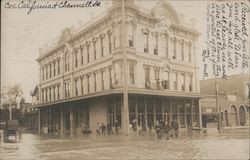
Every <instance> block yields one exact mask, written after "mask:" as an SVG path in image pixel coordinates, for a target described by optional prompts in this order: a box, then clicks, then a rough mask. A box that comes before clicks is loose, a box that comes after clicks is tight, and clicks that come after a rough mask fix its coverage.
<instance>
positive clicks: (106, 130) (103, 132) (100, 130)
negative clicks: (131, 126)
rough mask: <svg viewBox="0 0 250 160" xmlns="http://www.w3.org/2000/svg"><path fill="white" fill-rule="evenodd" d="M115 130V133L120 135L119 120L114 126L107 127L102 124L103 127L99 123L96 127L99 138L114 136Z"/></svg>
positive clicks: (108, 125)
mask: <svg viewBox="0 0 250 160" xmlns="http://www.w3.org/2000/svg"><path fill="white" fill-rule="evenodd" d="M113 128H114V129H113ZM113 130H115V133H119V130H120V125H119V122H118V120H116V121H115V123H114V125H113V126H112V125H111V124H107V126H106V125H105V124H104V123H101V125H99V122H97V127H96V135H97V136H100V135H102V136H105V135H106V133H107V134H108V135H110V134H113V133H114V132H113Z"/></svg>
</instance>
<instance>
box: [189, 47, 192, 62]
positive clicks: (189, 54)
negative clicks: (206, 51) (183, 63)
mask: <svg viewBox="0 0 250 160" xmlns="http://www.w3.org/2000/svg"><path fill="white" fill-rule="evenodd" d="M191 46H192V44H191V43H189V44H188V61H189V62H191Z"/></svg>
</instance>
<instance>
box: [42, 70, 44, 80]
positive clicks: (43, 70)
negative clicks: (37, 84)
mask: <svg viewBox="0 0 250 160" xmlns="http://www.w3.org/2000/svg"><path fill="white" fill-rule="evenodd" d="M42 80H44V67H42Z"/></svg>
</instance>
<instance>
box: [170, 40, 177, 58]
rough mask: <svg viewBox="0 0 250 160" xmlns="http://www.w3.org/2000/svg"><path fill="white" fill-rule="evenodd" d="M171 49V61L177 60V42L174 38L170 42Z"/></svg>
mask: <svg viewBox="0 0 250 160" xmlns="http://www.w3.org/2000/svg"><path fill="white" fill-rule="evenodd" d="M171 42H172V49H173V59H177V55H176V43H177V40H176V38H175V37H174V38H173V39H172V40H171Z"/></svg>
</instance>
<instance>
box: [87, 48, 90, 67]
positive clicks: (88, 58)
mask: <svg viewBox="0 0 250 160" xmlns="http://www.w3.org/2000/svg"><path fill="white" fill-rule="evenodd" d="M86 47H87V63H89V61H90V55H89V44H87V46H86Z"/></svg>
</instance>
